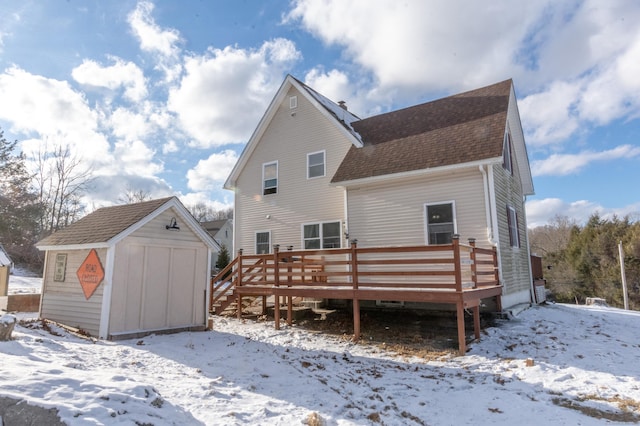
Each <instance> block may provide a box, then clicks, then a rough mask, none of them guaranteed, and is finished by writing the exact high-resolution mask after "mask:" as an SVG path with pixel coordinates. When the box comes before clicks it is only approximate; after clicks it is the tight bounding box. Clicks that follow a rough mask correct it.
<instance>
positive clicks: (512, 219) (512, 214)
mask: <svg viewBox="0 0 640 426" xmlns="http://www.w3.org/2000/svg"><path fill="white" fill-rule="evenodd" d="M507 223H508V224H509V244H510V245H511V247H520V233H519V231H518V213H517V212H516V209H514V208H513V207H511V206H507Z"/></svg>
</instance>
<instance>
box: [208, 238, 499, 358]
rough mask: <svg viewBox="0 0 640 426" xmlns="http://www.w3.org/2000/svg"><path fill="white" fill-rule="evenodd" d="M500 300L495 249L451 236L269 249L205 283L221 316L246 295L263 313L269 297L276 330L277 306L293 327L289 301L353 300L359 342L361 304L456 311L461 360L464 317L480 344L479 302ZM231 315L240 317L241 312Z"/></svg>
mask: <svg viewBox="0 0 640 426" xmlns="http://www.w3.org/2000/svg"><path fill="white" fill-rule="evenodd" d="M223 277H225V278H223ZM501 295H502V286H501V285H500V283H499V280H498V263H497V255H496V250H495V248H493V249H487V248H480V247H476V245H475V242H474V240H470V241H469V244H468V245H465V244H460V241H459V238H458V237H457V236H455V237H454V238H453V241H452V243H451V244H446V245H434V246H412V247H367V248H364V247H363V248H361V247H358V246H357V244H356V242H355V241H354V242H352V244H351V247H349V248H344V249H327V250H298V251H293V250H291V249H290V248H288V249H287V250H280V247H279V246H274V250H273V253H271V254H266V255H243V254H242V251H240V252H238V256H237V257H236V258H235V259H234V260H233V262H232V263H230V264H229V265H228V266H227V267H226V268H225V269H223V270H222V271H220V273H219V274H218V275H217V276H216V277H214V278H213V279H212V280H211V300H210V306H211V307H212V309H213V310H214V312H215V313H220V312H221V311H222V310H224V309H225V308H226V307H227V305H228V304H229V303H232V302H233V301H235V302H236V303H237V304H238V305H237V306H241V302H242V298H243V297H245V296H262V297H263V306H264V305H265V303H264V301H265V300H266V298H267V297H268V296H274V297H275V300H277V303H275V304H274V309H275V310H274V316H275V327H276V329H278V328H279V327H280V317H281V311H282V309H283V306H285V307H286V308H284V309H286V311H287V322H288V323H289V324H291V323H292V321H293V303H292V300H293V298H294V297H313V298H320V299H346V300H351V301H352V303H353V323H354V339H359V338H360V301H361V300H385V301H398V302H423V303H438V304H450V305H455V307H456V316H457V324H458V345H459V346H458V347H459V352H460V354H464V353H465V352H466V336H465V324H464V314H465V310H467V309H470V310H471V311H472V313H473V322H474V334H475V337H476V338H479V337H480V301H481V300H482V299H487V298H493V297H495V298H496V302H497V307H498V310H500V309H501V306H500V296H501ZM228 296H231V297H230V298H229V297H228ZM225 299H226V300H225ZM237 311H238V316H239V317H240V316H241V314H242V312H241V309H238V310H237Z"/></svg>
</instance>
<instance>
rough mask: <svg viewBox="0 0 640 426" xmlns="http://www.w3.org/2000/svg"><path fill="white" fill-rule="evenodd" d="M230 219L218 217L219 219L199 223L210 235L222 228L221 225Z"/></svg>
mask: <svg viewBox="0 0 640 426" xmlns="http://www.w3.org/2000/svg"><path fill="white" fill-rule="evenodd" d="M229 220H230V219H219V220H210V221H207V222H200V225H202V227H203V228H204V229H205V230H206V231H207V232H208V233H209V234H211V235H212V236H215V234H216V233H217V232H218V231H219V230H221V229H222V227H223V226H224V225H225V224H226V223H227V222H228V221H229Z"/></svg>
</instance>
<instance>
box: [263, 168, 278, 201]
mask: <svg viewBox="0 0 640 426" xmlns="http://www.w3.org/2000/svg"><path fill="white" fill-rule="evenodd" d="M277 192H278V162H277V161H274V162H271V163H264V164H263V165H262V195H268V194H276V193H277Z"/></svg>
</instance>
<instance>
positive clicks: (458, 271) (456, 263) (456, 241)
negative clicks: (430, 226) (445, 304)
mask: <svg viewBox="0 0 640 426" xmlns="http://www.w3.org/2000/svg"><path fill="white" fill-rule="evenodd" d="M451 244H452V248H453V267H454V268H455V280H456V291H457V292H462V265H460V235H458V234H453V236H452V237H451Z"/></svg>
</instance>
